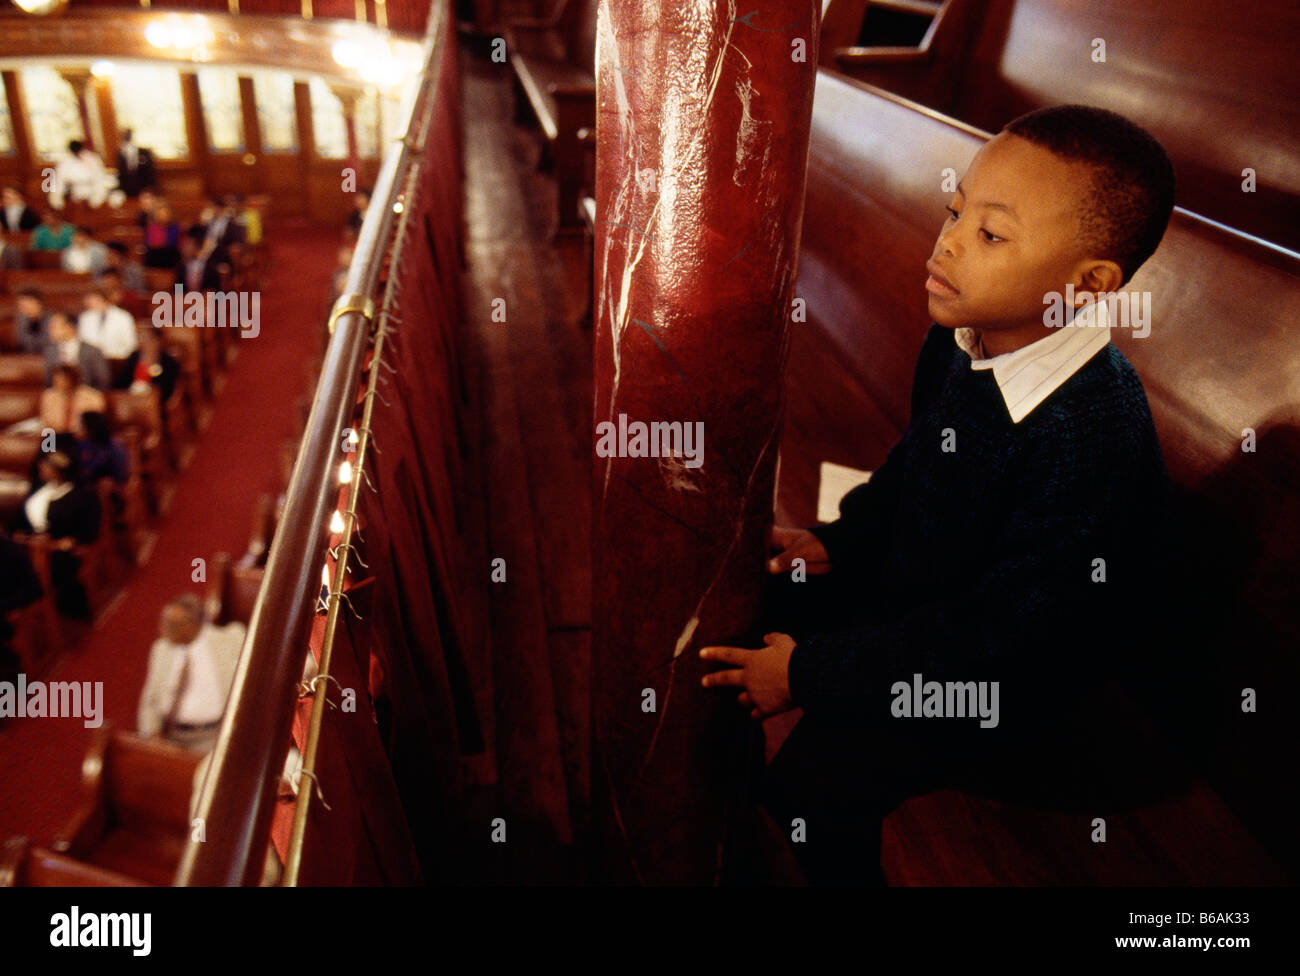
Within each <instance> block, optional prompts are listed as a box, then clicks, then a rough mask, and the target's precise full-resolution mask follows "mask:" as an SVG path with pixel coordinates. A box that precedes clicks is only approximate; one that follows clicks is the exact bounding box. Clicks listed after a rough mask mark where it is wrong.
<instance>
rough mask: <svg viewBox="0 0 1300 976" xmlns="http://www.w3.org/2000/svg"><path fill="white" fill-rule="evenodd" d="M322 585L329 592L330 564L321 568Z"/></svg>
mask: <svg viewBox="0 0 1300 976" xmlns="http://www.w3.org/2000/svg"><path fill="white" fill-rule="evenodd" d="M320 585H321V586H323V587H325V589H327V590H328V589H329V588H330V567H329V563H326V564H325V565H324V566H322V567H321V568H320Z"/></svg>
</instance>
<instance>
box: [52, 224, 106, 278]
mask: <svg viewBox="0 0 1300 976" xmlns="http://www.w3.org/2000/svg"><path fill="white" fill-rule="evenodd" d="M60 260H61V261H62V267H63V270H64V271H71V272H73V273H74V274H98V273H99V272H101V271H103V270H104V266H105V265H106V264H107V263H108V248H106V247H105V246H104V245H103V244H101V243H100V242H99V241H97V240H95V235H94V233H93V232H92V231H91V229H90V228H89V227H78V228H77V229H76V230H74V231H73V232H72V243H71V244H69V245H68V246H67V247H66V248H64V250H63V255H62V257H61V259H60Z"/></svg>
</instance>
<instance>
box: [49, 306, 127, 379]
mask: <svg viewBox="0 0 1300 976" xmlns="http://www.w3.org/2000/svg"><path fill="white" fill-rule="evenodd" d="M59 366H76V367H77V369H78V370H79V371H80V372H81V377H82V379H83V380H84V381H85V383H86V385H87V386H93V387H94V388H95V389H97V390H107V389H108V385H109V380H110V378H111V377H110V376H109V369H108V360H106V359H105V358H104V354H103V352H101V351H100V349H99V347H98V346H95V345H92V344H91V343H89V342H83V341H82V339H81V336H80V335H78V333H77V327H76V326H75V325H74V324H73V322H72V318H71V316H69V315H67V314H66V313H65V312H51V313H50V344H49V345H48V346H46V347H45V377H46V382H47V383H53V382H54V370H55V369H57V368H58V367H59Z"/></svg>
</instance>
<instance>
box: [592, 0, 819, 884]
mask: <svg viewBox="0 0 1300 976" xmlns="http://www.w3.org/2000/svg"><path fill="white" fill-rule="evenodd" d="M819 12H820V4H819V3H817V2H815V0H798V2H791V0H750V2H747V3H745V4H743V5H742V7H741V8H736V7H734V6H732V5H729V4H727V3H721V2H717V0H691V2H682V0H635V2H634V0H602V2H601V3H600V6H599V10H598V38H597V51H596V55H597V58H596V60H597V79H596V87H597V164H596V198H597V227H596V241H595V309H596V314H595V327H596V333H595V371H596V372H595V377H596V382H595V411H594V415H595V423H596V431H595V432H594V436H595V443H594V449H595V453H596V457H595V479H594V488H595V494H594V500H595V506H594V514H593V519H594V529H595V534H594V541H593V547H594V554H593V556H594V570H595V572H594V581H595V585H594V593H593V600H594V606H593V624H592V657H593V660H592V682H593V687H592V696H593V704H592V707H593V723H594V737H595V742H594V750H595V751H594V755H595V758H594V760H593V764H594V769H593V782H594V783H595V784H597V785H596V787H595V789H596V792H595V793H594V796H593V803H594V806H595V819H596V824H597V828H598V832H599V836H600V838H601V841H602V843H601V857H602V864H603V866H604V868H605V870H606V872H607V874H608V876H609V877H611V878H613V879H615V880H622V881H642V882H645V883H651V884H653V883H683V884H709V883H713V882H715V881H717V880H718V878H719V874H720V865H721V864H722V863H723V859H724V856H725V853H726V848H727V841H726V838H727V836H728V829H729V822H730V821H731V814H734V813H736V812H737V811H739V810H741V809H742V807H743V804H742V803H741V802H740V800H738V797H739V796H740V795H741V794H743V790H744V780H745V777H746V770H745V767H746V761H747V760H746V757H747V755H749V751H750V750H751V749H753V748H754V747H755V745H756V742H757V739H758V737H759V734H760V733H759V730H758V727H757V726H756V725H754V724H753V723H751V721H750V719H749V718H748V716H747V714H746V713H745V712H744V711H743V710H742V709H741V708H740V707H739V706H737V705H736V703H735V695H734V693H731V692H720V691H718V690H717V689H704V688H701V687H700V678H701V676H702V675H703V674H704V673H705V672H706V670H713V668H706V667H705V666H704V665H703V663H702V662H701V661H700V660H699V658H698V656H697V654H696V652H697V651H698V649H699V648H700V647H702V646H706V645H708V644H719V643H736V644H743V645H744V646H751V647H752V646H756V644H755V642H756V638H757V637H758V635H756V634H755V633H754V632H753V630H754V626H755V620H756V614H757V610H758V606H759V601H760V597H761V592H762V587H763V585H764V583H765V573H764V570H763V563H764V559H765V556H766V538H767V532H768V529H769V526H770V525H771V521H772V503H773V487H774V481H775V466H776V451H777V445H778V443H779V440H780V429H781V417H782V410H783V403H784V392H783V379H784V370H785V360H786V349H787V339H788V330H789V329H790V328H791V324H790V321H791V316H790V312H791V303H792V300H793V298H794V284H795V273H796V268H797V259H798V250H799V230H800V224H801V220H802V214H803V195H804V182H805V174H806V164H807V156H808V134H809V123H810V118H811V113H812V100H813V87H814V82H815V77H816V70H817V69H816V65H817V50H816V49H817V29H818V24H819ZM796 327H797V326H796ZM620 417H622V418H624V419H623V420H622V421H620ZM674 422H675V423H678V424H679V425H680V427H681V430H682V433H683V438H682V440H681V441H679V442H678V443H677V445H676V446H677V447H678V448H679V449H680V451H681V454H682V455H683V456H680V457H672V456H663V455H664V454H667V453H668V452H669V451H670V450H671V448H672V446H674V445H672V444H671V443H670V444H667V445H665V444H664V443H662V442H663V440H665V438H664V437H662V436H661V437H659V438H657V439H656V438H652V437H651V436H649V435H651V434H653V433H654V432H655V431H654V429H653V428H650V426H649V425H651V424H653V423H674ZM604 423H609V424H611V425H612V428H610V427H604V426H602V424H604ZM637 424H645V425H647V431H646V434H647V437H646V439H645V443H644V444H642V443H641V442H640V439H639V438H638V437H637V436H636V435H637V434H638V432H639V430H638V428H637V426H636V425H637ZM611 429H612V431H613V433H612V434H608V432H609V431H611ZM688 430H689V431H690V434H691V438H690V439H689V440H687V439H685V436H684V435H685V434H686V432H687V431H688ZM701 433H702V435H703V436H702V442H701V438H700V437H699V434H701ZM607 434H608V436H606V435H607ZM671 436H672V435H671V433H670V434H669V437H671ZM656 440H658V441H659V443H658V444H657V445H656ZM656 446H657V447H658V449H659V450H658V453H659V454H660V455H661V456H658V457H655V456H646V455H649V454H653V452H654V449H655V447H656ZM701 447H702V450H701V449H700V448H701ZM611 448H612V449H613V451H614V453H615V455H616V456H606V455H607V454H609V453H610V449H611ZM638 453H640V454H642V456H632V455H634V454H638ZM758 643H761V641H758ZM647 689H651V690H653V698H654V701H653V705H654V710H653V711H649V710H648V707H649V702H650V693H649V691H647Z"/></svg>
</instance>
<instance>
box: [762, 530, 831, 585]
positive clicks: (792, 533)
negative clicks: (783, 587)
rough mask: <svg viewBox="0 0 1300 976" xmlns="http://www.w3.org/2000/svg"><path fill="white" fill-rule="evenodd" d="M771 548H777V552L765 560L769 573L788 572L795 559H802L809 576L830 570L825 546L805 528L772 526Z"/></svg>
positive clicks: (829, 558) (829, 560) (829, 561)
mask: <svg viewBox="0 0 1300 976" xmlns="http://www.w3.org/2000/svg"><path fill="white" fill-rule="evenodd" d="M772 548H773V549H776V550H777V554H776V555H775V556H773V557H772V558H771V559H769V560H768V561H767V571H768V572H769V573H788V572H790V570H791V569H792V567H793V563H794V561H795V560H796V559H802V560H803V561H804V569H805V570H806V571H807V573H808V574H809V575H810V576H817V575H820V574H822V573H829V572H830V571H831V557H830V556H829V555H828V554H827V552H826V547H825V546H823V545H822V543H821V540H820V539H818V538H817V537H816V536H815V535H813V534H812V533H811V532H809V531H808V530H807V529H796V528H791V527H789V526H784V525H774V526H772Z"/></svg>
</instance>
